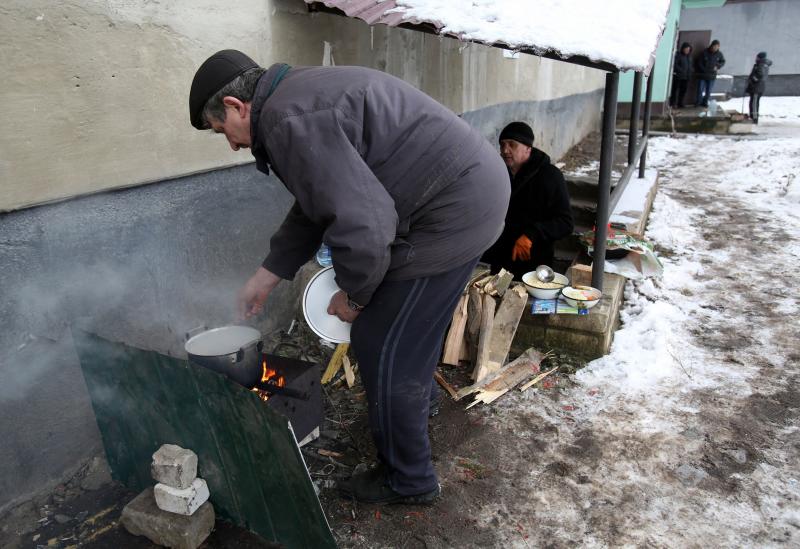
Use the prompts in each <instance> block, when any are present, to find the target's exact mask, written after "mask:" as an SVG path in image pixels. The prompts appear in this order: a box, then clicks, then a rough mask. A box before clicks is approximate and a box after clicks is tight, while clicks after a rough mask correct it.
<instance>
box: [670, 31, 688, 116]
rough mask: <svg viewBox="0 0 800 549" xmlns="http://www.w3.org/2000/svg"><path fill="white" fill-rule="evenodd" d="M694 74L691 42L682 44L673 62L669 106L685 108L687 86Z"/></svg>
mask: <svg viewBox="0 0 800 549" xmlns="http://www.w3.org/2000/svg"><path fill="white" fill-rule="evenodd" d="M691 76H692V46H691V44H689V42H684V43H683V44H681V49H680V50H678V51H677V52H675V60H674V61H673V62H672V93H671V94H670V96H669V106H670V107H677V108H679V109H682V108H683V106H684V105H683V100H684V98H685V97H686V87H687V86H688V85H689V78H691Z"/></svg>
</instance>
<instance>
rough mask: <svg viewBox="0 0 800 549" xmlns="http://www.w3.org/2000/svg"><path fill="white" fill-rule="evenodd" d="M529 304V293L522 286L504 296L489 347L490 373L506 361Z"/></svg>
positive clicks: (488, 364)
mask: <svg viewBox="0 0 800 549" xmlns="http://www.w3.org/2000/svg"><path fill="white" fill-rule="evenodd" d="M527 304H528V292H526V291H525V288H523V287H522V286H521V285H515V286H514V287H513V288H511V289H510V290H509V291H507V292H506V293H505V296H503V301H501V302H500V306H499V307H498V308H497V313H496V314H495V315H494V324H493V326H492V339H491V346H490V347H489V360H488V361H487V363H486V367H487V369H488V371H489V373H492V372H496V371H497V370H499V369H500V367H501V366H502V365H503V363H504V362H505V361H506V357H507V356H508V351H509V349H511V342H512V341H513V340H514V334H516V333H517V326H519V321H520V319H521V318H522V313H523V312H525V306H526V305H527Z"/></svg>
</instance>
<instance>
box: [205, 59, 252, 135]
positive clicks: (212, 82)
mask: <svg viewBox="0 0 800 549" xmlns="http://www.w3.org/2000/svg"><path fill="white" fill-rule="evenodd" d="M255 68H258V63H256V62H255V61H253V60H252V59H250V58H249V57H247V56H246V55H245V54H243V53H242V52H240V51H237V50H222V51H218V52H217V53H215V54H214V55H212V56H211V57H209V58H208V59H206V60H205V62H204V63H203V64H202V65H200V68H199V69H197V72H196V73H194V80H192V89H191V91H190V92H189V117H190V118H191V120H192V126H194V127H195V128H197V129H198V130H204V129H206V124H205V120H203V107H205V106H206V103H207V102H208V100H209V99H211V96H213V95H214V94H215V93H217V92H218V91H219V90H221V89H222V87H223V86H225V84H227V83H229V82H230V81H231V80H233V79H234V78H236V77H237V76H239V75H240V74H242V73H243V72H245V71H248V70H250V69H255Z"/></svg>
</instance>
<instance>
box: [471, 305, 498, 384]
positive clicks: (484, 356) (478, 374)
mask: <svg viewBox="0 0 800 549" xmlns="http://www.w3.org/2000/svg"><path fill="white" fill-rule="evenodd" d="M482 304H483V307H482V308H481V331H480V336H479V338H478V357H477V359H476V360H475V368H474V369H473V370H472V379H474V380H475V382H480V381H481V380H483V378H485V377H486V374H487V373H488V369H487V365H488V362H489V351H490V349H491V341H492V326H493V325H494V309H495V307H496V306H497V304H496V303H495V302H494V298H493V297H492V296H490V295H488V294H484V295H483V300H482Z"/></svg>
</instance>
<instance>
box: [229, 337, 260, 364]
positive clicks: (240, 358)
mask: <svg viewBox="0 0 800 549" xmlns="http://www.w3.org/2000/svg"><path fill="white" fill-rule="evenodd" d="M263 348H264V341H263V340H262V341H259V342H258V343H257V344H256V350H257V351H258V352H259V353H260V352H261V349H263ZM243 360H244V347H242V348H240V349H239V350H238V351H236V360H234V362H241V361H243Z"/></svg>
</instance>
